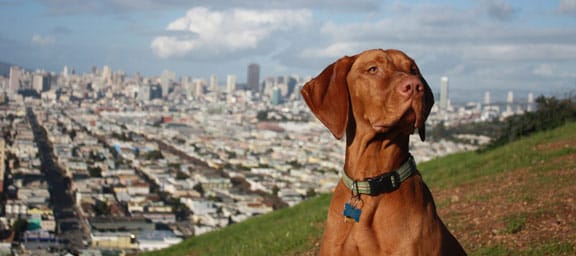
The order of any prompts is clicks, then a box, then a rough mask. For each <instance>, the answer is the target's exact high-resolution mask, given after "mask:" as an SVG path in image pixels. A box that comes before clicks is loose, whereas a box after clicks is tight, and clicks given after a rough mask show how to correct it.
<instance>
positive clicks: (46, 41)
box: [32, 34, 56, 47]
mask: <svg viewBox="0 0 576 256" xmlns="http://www.w3.org/2000/svg"><path fill="white" fill-rule="evenodd" d="M54 43H56V38H54V37H53V36H43V35H38V34H34V35H33V36H32V44H34V45H37V46H43V47H44V46H49V45H53V44H54Z"/></svg>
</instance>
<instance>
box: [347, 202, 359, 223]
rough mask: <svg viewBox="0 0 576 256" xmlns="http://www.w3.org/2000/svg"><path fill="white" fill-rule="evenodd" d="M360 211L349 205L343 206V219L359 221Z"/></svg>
mask: <svg viewBox="0 0 576 256" xmlns="http://www.w3.org/2000/svg"><path fill="white" fill-rule="evenodd" d="M361 213H362V210H360V209H358V208H356V207H354V206H352V205H350V204H349V203H346V204H344V217H346V218H350V219H354V221H356V222H359V221H360V214H361Z"/></svg>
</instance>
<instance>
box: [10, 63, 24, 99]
mask: <svg viewBox="0 0 576 256" xmlns="http://www.w3.org/2000/svg"><path fill="white" fill-rule="evenodd" d="M21 73H22V71H21V70H20V68H18V67H16V66H11V67H10V74H9V75H10V78H9V80H8V91H9V92H10V93H17V92H18V89H20V76H21Z"/></svg>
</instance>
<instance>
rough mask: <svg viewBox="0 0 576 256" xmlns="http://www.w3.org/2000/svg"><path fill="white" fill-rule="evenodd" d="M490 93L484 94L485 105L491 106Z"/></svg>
mask: <svg viewBox="0 0 576 256" xmlns="http://www.w3.org/2000/svg"><path fill="white" fill-rule="evenodd" d="M490 103H491V102H490V91H486V92H484V105H490Z"/></svg>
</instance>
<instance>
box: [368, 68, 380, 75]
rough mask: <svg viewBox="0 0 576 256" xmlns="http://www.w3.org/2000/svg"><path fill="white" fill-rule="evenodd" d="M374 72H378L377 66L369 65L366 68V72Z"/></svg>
mask: <svg viewBox="0 0 576 256" xmlns="http://www.w3.org/2000/svg"><path fill="white" fill-rule="evenodd" d="M376 72H378V67H377V66H371V67H369V68H368V73H370V74H374V73H376Z"/></svg>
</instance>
